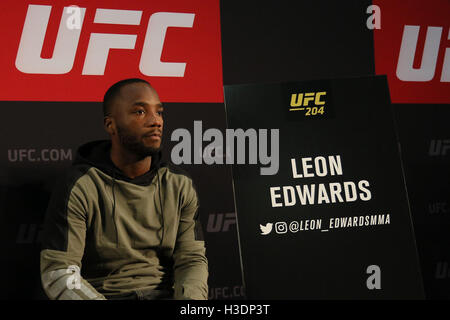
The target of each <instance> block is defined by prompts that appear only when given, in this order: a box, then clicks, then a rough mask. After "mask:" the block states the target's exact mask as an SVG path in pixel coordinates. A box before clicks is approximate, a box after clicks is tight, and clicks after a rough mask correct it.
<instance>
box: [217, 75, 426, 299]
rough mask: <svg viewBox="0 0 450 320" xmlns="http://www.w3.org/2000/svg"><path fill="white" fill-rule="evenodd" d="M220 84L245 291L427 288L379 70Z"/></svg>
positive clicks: (285, 295)
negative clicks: (353, 74)
mask: <svg viewBox="0 0 450 320" xmlns="http://www.w3.org/2000/svg"><path fill="white" fill-rule="evenodd" d="M224 92H225V106H226V112H227V124H228V129H227V138H228V137H231V138H230V139H229V140H227V148H228V149H229V150H228V149H227V150H228V151H227V152H228V156H229V157H228V163H231V164H233V167H232V168H233V187H234V195H235V206H236V215H237V225H238V235H239V247H240V254H241V264H242V271H243V279H244V283H245V290H246V295H247V298H249V299H422V298H424V293H423V286H422V278H421V273H420V266H419V262H418V257H417V250H416V244H415V238H414V230H413V226H412V221H411V215H410V209H409V205H408V197H407V192H406V186H405V180H404V176H403V170H402V164H401V160H400V154H399V145H398V139H397V135H396V131H395V124H394V120H393V119H394V118H393V114H392V110H391V104H390V98H389V91H388V86H387V80H386V77H384V76H370V77H358V78H345V79H329V80H314V81H306V82H304V81H303V82H288V83H273V84H255V85H253V84H247V85H229V86H225V88H224ZM238 129H242V130H238ZM277 130H278V131H277ZM255 136H256V138H255ZM242 137H243V138H242ZM232 138H234V147H231V144H230V141H231V140H232ZM239 139H241V140H243V141H245V144H246V145H245V146H246V147H245V151H246V152H247V154H246V155H245V160H246V161H245V164H238V163H237V162H238V160H237V159H238V155H239V151H241V152H242V148H241V150H239V147H237V146H238V145H239V142H238V140H239ZM241 142H242V141H241ZM252 145H253V147H252ZM265 145H267V148H265V147H264V146H265ZM266 149H267V150H266ZM252 152H253V153H255V152H256V155H255V154H251V153H252ZM277 154H278V157H277ZM240 157H241V160H240V162H242V159H243V156H242V155H240ZM255 157H256V159H257V160H258V161H257V163H256V164H255V160H254V159H255ZM277 158H278V161H277ZM252 159H253V160H252ZM277 162H278V165H277ZM264 168H265V169H266V170H264Z"/></svg>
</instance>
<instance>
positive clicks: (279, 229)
mask: <svg viewBox="0 0 450 320" xmlns="http://www.w3.org/2000/svg"><path fill="white" fill-rule="evenodd" d="M275 232H276V233H278V234H283V233H286V232H287V223H286V222H277V223H275Z"/></svg>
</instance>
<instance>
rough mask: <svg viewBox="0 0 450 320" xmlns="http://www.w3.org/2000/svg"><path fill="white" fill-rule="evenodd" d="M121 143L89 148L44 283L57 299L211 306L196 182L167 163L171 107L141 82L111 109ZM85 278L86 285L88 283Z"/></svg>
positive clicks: (122, 88) (45, 256)
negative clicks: (166, 113)
mask: <svg viewBox="0 0 450 320" xmlns="http://www.w3.org/2000/svg"><path fill="white" fill-rule="evenodd" d="M103 111H104V127H105V129H106V131H107V132H108V133H109V135H110V137H111V140H104V141H93V142H89V143H87V144H85V145H83V146H81V147H80V148H79V149H78V151H77V156H76V158H75V160H74V163H73V165H72V167H71V168H70V170H69V171H68V173H67V175H66V177H65V178H64V179H63V180H61V182H60V183H59V185H57V186H56V188H55V191H54V193H53V194H52V197H51V199H50V203H49V206H48V209H47V213H46V219H45V227H44V236H43V240H42V251H41V277H42V284H43V287H44V290H45V292H46V294H47V295H48V297H49V298H50V299H207V297H208V287H207V277H208V263H207V259H206V257H205V246H204V242H203V241H202V239H201V232H200V231H201V229H200V225H199V223H198V220H197V218H198V214H197V209H198V198H197V193H196V191H195V189H194V187H193V183H192V180H191V179H190V178H189V177H188V176H186V175H185V174H183V173H182V172H181V171H179V170H176V169H174V168H172V167H169V166H167V165H165V164H163V163H161V162H160V159H161V151H160V149H161V137H162V131H163V117H162V112H163V106H162V104H161V102H160V100H159V97H158V94H157V92H156V90H155V89H154V88H153V87H151V86H150V84H149V83H148V82H146V81H144V80H141V79H126V80H122V81H119V82H118V83H116V84H114V85H113V86H111V88H109V89H108V91H107V92H106V94H105V97H104V100H103ZM80 270H81V275H80Z"/></svg>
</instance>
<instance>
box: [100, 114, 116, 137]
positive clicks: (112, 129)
mask: <svg viewBox="0 0 450 320" xmlns="http://www.w3.org/2000/svg"><path fill="white" fill-rule="evenodd" d="M103 125H104V127H105V130H106V132H108V133H109V134H110V135H112V136H113V135H115V134H116V122H115V121H114V118H112V117H111V116H106V117H104V118H103Z"/></svg>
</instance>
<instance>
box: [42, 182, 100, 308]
mask: <svg viewBox="0 0 450 320" xmlns="http://www.w3.org/2000/svg"><path fill="white" fill-rule="evenodd" d="M77 178H79V177H71V178H70V177H69V179H65V180H64V181H60V183H59V184H58V185H57V186H56V187H55V189H54V192H53V194H52V196H51V198H50V202H49V206H48V208H47V212H46V217H45V222H44V233H43V237H42V248H41V255H40V269H41V270H40V271H41V281H42V285H43V288H44V291H45V293H46V294H47V296H48V297H49V298H50V299H52V300H56V299H58V300H104V299H105V297H104V296H103V295H101V294H100V293H98V292H97V291H96V290H95V289H94V288H93V287H92V286H91V284H90V283H89V282H87V281H86V280H85V279H83V278H82V277H81V274H80V269H81V260H82V257H83V253H84V246H85V238H86V219H87V210H88V209H87V208H88V207H87V201H86V197H85V195H84V193H83V191H82V190H81V188H79V186H77V185H76V180H77ZM71 180H72V182H71Z"/></svg>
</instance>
